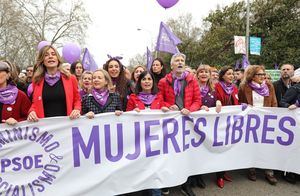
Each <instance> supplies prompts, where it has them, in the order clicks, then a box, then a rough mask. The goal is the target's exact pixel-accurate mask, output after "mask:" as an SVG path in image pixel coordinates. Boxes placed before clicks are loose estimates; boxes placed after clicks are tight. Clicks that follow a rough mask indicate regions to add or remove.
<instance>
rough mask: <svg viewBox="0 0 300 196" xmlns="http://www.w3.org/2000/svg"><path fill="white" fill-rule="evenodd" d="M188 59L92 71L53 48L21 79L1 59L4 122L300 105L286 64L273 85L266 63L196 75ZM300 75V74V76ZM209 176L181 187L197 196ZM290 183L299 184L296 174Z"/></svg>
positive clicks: (220, 176) (115, 64)
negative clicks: (65, 59) (195, 188)
mask: <svg viewBox="0 0 300 196" xmlns="http://www.w3.org/2000/svg"><path fill="white" fill-rule="evenodd" d="M185 59H186V56H185V55H184V54H182V53H177V54H174V55H173V56H172V58H171V61H170V68H171V71H170V72H169V73H167V72H166V68H167V67H166V66H167V65H166V64H164V62H163V61H162V60H161V59H160V58H156V59H154V60H153V62H152V65H151V68H150V70H147V69H146V68H145V67H144V66H142V65H137V66H136V67H135V68H134V69H133V71H132V73H131V74H128V69H127V68H126V67H125V66H124V65H123V64H122V63H121V61H120V59H119V58H117V57H111V58H109V59H108V60H107V61H106V63H105V64H104V65H103V69H98V70H96V71H94V72H90V71H87V70H86V71H85V70H84V68H83V65H82V64H81V63H80V62H75V63H73V64H72V65H70V64H66V63H64V62H63V60H62V58H61V57H60V55H59V53H58V52H57V50H56V49H55V48H54V47H53V46H45V47H43V48H42V49H41V50H40V51H39V53H38V55H37V58H36V63H35V65H34V66H28V67H27V68H26V74H25V77H24V74H20V76H21V77H18V74H17V68H16V66H15V65H13V64H11V63H10V62H8V61H0V92H1V93H0V109H1V112H0V115H1V120H2V123H7V124H8V125H15V124H16V123H17V122H19V121H23V120H26V119H27V120H28V121H30V122H36V121H38V120H39V119H40V118H45V117H54V116H69V118H70V119H71V120H72V119H76V118H79V117H80V116H82V115H85V116H86V117H87V118H94V116H95V115H96V114H99V113H105V112H114V113H115V115H122V113H123V112H126V111H136V112H140V111H141V110H144V109H150V110H152V109H158V110H161V111H163V112H168V111H170V110H173V111H180V112H181V114H182V115H189V114H190V113H191V112H194V111H198V110H206V111H209V110H210V109H212V108H213V109H214V110H215V111H216V112H220V111H221V110H222V107H223V106H228V105H240V106H241V109H242V110H243V109H245V108H246V107H248V106H249V107H250V106H251V107H286V108H289V109H291V110H292V109H295V108H298V107H299V106H300V82H299V78H300V76H297V74H295V76H294V66H293V65H291V64H283V65H282V66H281V68H280V72H281V77H280V79H279V80H278V81H275V82H274V83H272V82H271V80H270V76H268V75H267V74H266V72H265V68H264V66H263V65H249V66H248V67H247V68H246V70H243V69H234V68H233V67H232V66H223V67H221V68H220V69H219V70H218V69H217V68H216V67H213V66H209V65H199V66H198V68H197V70H192V69H189V68H188V67H187V66H186V65H185ZM299 75H300V74H299ZM264 171H265V177H266V180H267V181H268V182H269V183H270V184H271V185H275V184H276V183H277V179H276V177H275V175H274V172H273V171H272V170H270V169H268V168H265V170H264ZM202 176H203V174H202V175H196V176H191V177H189V178H188V180H187V181H186V182H185V183H184V184H183V185H181V190H182V192H183V193H185V194H186V195H189V196H193V195H195V194H194V193H193V190H192V188H191V187H192V186H193V185H195V184H196V185H198V186H199V187H201V188H205V182H204V181H203V179H202ZM283 176H284V178H285V179H286V180H287V181H289V182H291V183H295V182H296V174H293V173H287V174H284V175H283ZM248 178H249V179H250V180H252V181H255V180H256V169H255V168H250V169H249V170H248ZM224 180H225V181H232V179H231V177H230V175H229V174H228V172H226V171H222V172H217V173H216V184H217V186H219V187H220V188H223V187H224ZM168 192H169V188H167V187H166V188H163V189H153V190H148V193H149V194H150V195H161V194H168Z"/></svg>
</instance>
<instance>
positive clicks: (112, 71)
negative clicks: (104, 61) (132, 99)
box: [108, 60, 121, 78]
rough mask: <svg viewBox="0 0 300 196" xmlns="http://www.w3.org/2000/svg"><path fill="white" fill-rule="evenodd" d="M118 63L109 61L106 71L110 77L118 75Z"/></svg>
mask: <svg viewBox="0 0 300 196" xmlns="http://www.w3.org/2000/svg"><path fill="white" fill-rule="evenodd" d="M120 70H121V68H120V65H119V63H118V62H117V61H114V60H112V61H110V62H109V64H108V73H109V75H110V77H112V78H117V77H118V76H119V75H120Z"/></svg>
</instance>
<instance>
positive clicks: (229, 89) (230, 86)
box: [219, 81, 234, 95]
mask: <svg viewBox="0 0 300 196" xmlns="http://www.w3.org/2000/svg"><path fill="white" fill-rule="evenodd" d="M219 83H220V85H221V87H222V88H223V90H224V91H225V93H226V94H227V95H231V93H232V92H233V88H234V84H232V83H231V84H226V83H225V82H223V81H220V82H219Z"/></svg>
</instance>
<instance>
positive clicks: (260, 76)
mask: <svg viewBox="0 0 300 196" xmlns="http://www.w3.org/2000/svg"><path fill="white" fill-rule="evenodd" d="M265 77H266V73H265V72H264V70H262V69H259V70H257V72H256V73H255V74H254V77H253V78H252V81H253V82H256V83H258V84H262V83H263V82H264V80H265Z"/></svg>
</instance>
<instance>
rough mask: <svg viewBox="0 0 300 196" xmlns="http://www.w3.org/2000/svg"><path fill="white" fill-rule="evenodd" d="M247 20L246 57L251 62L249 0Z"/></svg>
mask: <svg viewBox="0 0 300 196" xmlns="http://www.w3.org/2000/svg"><path fill="white" fill-rule="evenodd" d="M246 18H247V22H246V23H247V24H246V57H247V59H248V60H249V39H250V38H249V34H250V21H249V18H250V3H249V0H247V13H246Z"/></svg>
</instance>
